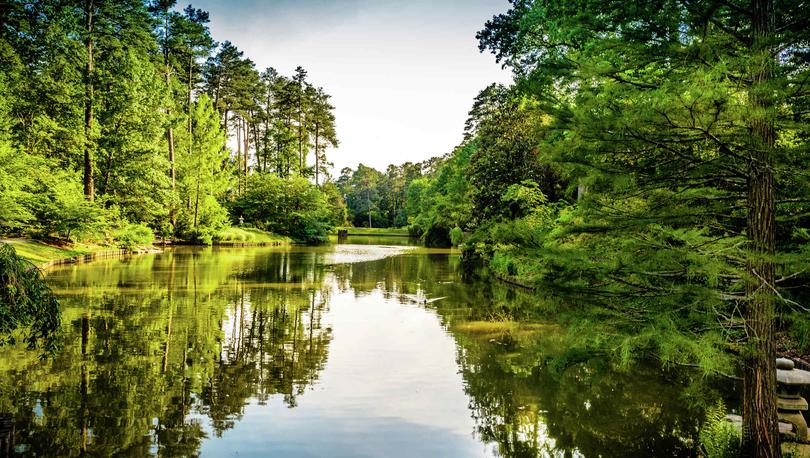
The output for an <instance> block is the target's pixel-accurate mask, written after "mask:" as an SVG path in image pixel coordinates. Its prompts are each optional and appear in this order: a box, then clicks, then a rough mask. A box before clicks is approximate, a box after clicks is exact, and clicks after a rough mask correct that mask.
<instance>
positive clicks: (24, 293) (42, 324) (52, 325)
mask: <svg viewBox="0 0 810 458" xmlns="http://www.w3.org/2000/svg"><path fill="white" fill-rule="evenodd" d="M60 324H61V314H60V311H59V302H58V301H57V300H56V297H55V296H54V295H53V293H52V292H51V290H50V288H48V285H47V284H46V283H45V280H44V279H43V278H42V272H40V270H39V269H37V268H36V267H35V266H34V265H33V264H31V262H29V261H28V260H26V259H24V258H22V257H21V256H18V255H17V253H16V251H14V248H13V247H12V246H11V245H9V244H6V243H0V345H2V344H5V343H14V341H15V339H14V332H15V331H17V330H19V329H21V328H28V334H27V335H26V337H25V341H26V342H27V343H28V346H29V347H32V348H33V347H36V346H37V345H38V344H40V343H41V344H43V347H44V348H46V349H47V350H55V349H56V347H57V345H56V335H57V332H58V331H59V327H60Z"/></svg>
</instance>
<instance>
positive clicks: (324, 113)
mask: <svg viewBox="0 0 810 458" xmlns="http://www.w3.org/2000/svg"><path fill="white" fill-rule="evenodd" d="M313 91H314V92H313ZM330 97H331V96H330V95H329V94H327V93H325V92H324V90H323V88H320V87H319V88H318V89H317V90H315V89H312V91H310V94H309V95H308V97H307V98H308V99H309V100H310V103H311V105H310V110H309V112H308V113H307V118H308V124H309V125H310V126H311V131H312V141H313V143H314V148H315V151H314V153H315V184H316V185H318V184H320V176H321V175H322V174H323V173H325V172H326V170H327V166H328V165H329V163H328V162H327V160H326V148H327V147H330V146H331V147H332V148H337V147H338V139H337V132H336V129H335V114H334V113H333V110H334V109H335V107H333V106H332V105H331V104H330V103H329V98H330Z"/></svg>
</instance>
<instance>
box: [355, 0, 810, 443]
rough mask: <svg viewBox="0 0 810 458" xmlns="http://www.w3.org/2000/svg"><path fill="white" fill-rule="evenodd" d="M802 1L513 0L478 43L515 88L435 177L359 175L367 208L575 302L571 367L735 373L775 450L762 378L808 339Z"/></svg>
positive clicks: (496, 101)
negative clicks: (591, 358)
mask: <svg viewBox="0 0 810 458" xmlns="http://www.w3.org/2000/svg"><path fill="white" fill-rule="evenodd" d="M807 14H808V9H807V7H806V5H804V4H803V3H801V2H798V3H793V2H772V1H767V0H762V1H753V2H751V3H750V5H746V6H739V5H737V4H736V3H734V2H717V1H695V2H691V1H690V2H648V3H645V4H640V3H639V4H632V5H631V4H628V3H626V2H613V1H595V2H587V3H579V2H546V1H523V0H513V1H512V8H511V9H510V10H509V11H508V12H506V13H504V14H501V15H498V16H495V17H494V18H493V19H492V20H490V21H489V22H487V24H486V27H485V28H484V29H483V30H482V31H481V32H479V34H478V39H479V40H480V48H481V50H482V51H491V52H492V53H493V54H494V55H495V57H496V58H497V59H498V61H499V62H501V63H502V64H503V65H504V66H505V67H508V68H510V69H511V70H512V71H513V72H514V75H515V81H514V84H512V85H510V86H503V85H492V86H489V87H487V88H485V89H484V90H483V91H481V92H480V94H479V95H478V97H477V98H476V99H475V102H474V104H473V108H472V110H471V112H470V116H469V120H468V122H467V126H466V136H465V141H464V142H463V143H462V144H461V145H460V146H459V147H458V148H456V149H455V150H454V151H452V152H451V153H450V154H448V155H447V156H445V157H443V158H440V159H438V160H434V161H431V163H430V164H431V165H430V167H429V168H430V169H432V171H430V172H429V173H424V168H422V170H419V169H420V167H418V166H417V167H416V171H415V172H411V169H412V168H413V166H412V165H411V164H405V165H403V166H402V167H395V166H392V167H389V168H388V170H387V172H386V173H385V174H382V173H380V172H376V171H373V170H369V169H368V168H365V167H360V168H359V169H358V170H356V171H354V172H353V173H347V172H344V174H343V176H342V177H341V179H340V180H339V185H341V184H343V183H345V184H348V188H347V189H349V190H350V191H348V192H347V191H344V192H345V194H346V195H347V203H348V206H349V211H350V215H352V218H353V220H354V223H355V224H358V223H362V222H363V218H364V217H365V218H367V220H366V223H372V224H380V223H386V224H395V225H405V224H406V223H407V224H408V225H409V228H410V230H411V233H413V234H416V235H419V236H421V237H422V238H423V240H424V241H425V242H426V243H427V244H429V245H440V246H441V245H444V246H447V245H450V244H451V243H452V244H459V243H462V249H463V253H464V259H465V262H466V263H468V264H469V265H471V266H475V265H481V264H483V265H486V266H487V267H488V268H489V270H490V272H492V273H493V274H494V275H496V276H498V277H499V278H502V279H504V280H507V281H509V282H512V283H517V284H520V285H524V286H527V287H531V288H537V289H539V290H540V291H554V292H555V295H561V296H569V299H571V298H572V299H573V301H570V302H572V303H573V304H577V305H576V306H575V307H571V306H569V307H565V308H562V309H558V310H555V311H554V313H555V315H556V316H558V317H562V318H563V319H566V318H565V317H566V316H567V317H568V320H570V323H571V325H572V326H573V329H575V332H574V333H573V334H576V335H577V339H576V340H577V341H578V344H577V345H574V346H572V348H571V350H570V355H569V357H570V358H571V359H572V360H576V359H577V358H581V357H582V355H584V354H595V353H596V354H598V353H606V354H609V355H612V356H614V357H616V358H617V359H618V360H620V361H623V362H624V363H625V364H629V363H631V362H632V361H635V360H638V359H639V358H645V357H650V356H655V357H656V358H658V359H659V360H660V362H661V363H663V364H664V365H683V366H694V367H698V368H700V369H701V370H702V371H704V372H705V373H707V374H714V375H723V374H725V375H728V373H732V372H734V370H735V367H737V368H739V369H740V371H739V373H740V374H742V381H743V383H742V387H743V405H742V412H743V417H744V418H745V422H746V423H745V425H744V428H743V431H744V434H743V436H744V437H743V451H744V452H745V453H746V454H747V456H776V455H778V454H779V451H778V446H777V445H775V444H778V441H776V440H774V439H773V438H774V437H775V436H776V435H777V433H776V431H775V428H776V407H775V403H774V399H773V396H772V395H771V394H770V393H773V392H774V390H775V380H774V377H773V376H769V375H766V374H773V373H774V371H775V367H774V358H775V355H776V354H777V352H784V351H787V350H791V349H796V348H798V349H800V350H799V351H804V352H807V350H808V345H809V344H810V341H808V335H810V320H808V319H807V308H806V304H807V300H808V295H807V291H808V280H810V274H808V272H807V265H808V263H810V236H809V235H808V234H810V232H809V231H808V230H809V229H810V173H808V170H810V151H808V146H807V145H808V142H807V138H808V135H810V129H808V125H810V124H808V113H810V111H808V104H809V103H810V90H808V89H810V87H809V86H808V84H810V83H808V81H810V65H809V64H810V60H808V56H810V54H808V46H810V33H809V32H808V29H807V27H806V24H807V20H808V19H810V18H808V17H807ZM419 172H422V174H421V175H420V173H419ZM403 181H404V182H406V183H407V185H406V186H402V185H401V184H400V185H398V186H397V185H396V184H395V183H402V182H403ZM408 181H409V183H408ZM388 189H394V190H395V191H394V192H389V191H388ZM566 293H568V294H566ZM569 305H570V304H569ZM763 393H764V394H763Z"/></svg>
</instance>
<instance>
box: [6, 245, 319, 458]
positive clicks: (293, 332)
mask: <svg viewBox="0 0 810 458" xmlns="http://www.w3.org/2000/svg"><path fill="white" fill-rule="evenodd" d="M240 254H241V255H240ZM291 256H293V255H291V254H290V253H285V252H281V253H273V254H272V255H271V254H269V253H265V254H264V256H263V257H262V256H257V254H256V253H255V250H254V251H250V250H244V251H243V252H241V253H239V252H238V251H233V252H229V253H228V254H227V255H225V256H216V257H212V256H210V255H209V256H208V257H206V256H205V255H204V254H203V255H201V254H200V253H199V252H196V251H193V252H191V251H190V252H187V253H182V252H181V253H173V254H166V255H163V256H160V257H155V256H147V257H142V258H134V259H132V260H131V261H130V262H129V263H128V264H127V267H126V268H125V269H122V268H119V266H118V265H117V264H120V263H121V262H122V261H121V260H110V261H104V262H99V263H94V264H91V265H87V266H81V267H79V268H73V269H66V270H65V271H61V272H56V273H55V274H54V275H53V276H52V278H51V281H52V282H53V283H54V284H55V288H56V289H57V291H58V292H59V294H61V295H62V297H64V300H63V303H64V304H65V310H64V314H65V321H64V322H65V323H66V326H67V328H68V329H66V332H65V339H66V342H65V349H64V351H63V352H62V353H60V354H59V355H58V356H57V357H56V358H55V359H53V360H50V361H38V360H36V358H35V355H30V354H28V353H26V352H24V351H22V350H17V349H14V350H11V351H13V352H15V355H13V356H12V357H11V358H3V359H2V360H0V375H2V377H0V379H2V382H0V412H8V413H9V414H11V415H12V416H13V419H14V420H13V424H14V426H15V428H16V431H17V432H18V434H17V436H16V443H15V444H14V445H13V446H11V447H10V450H11V453H14V451H13V450H14V449H16V453H21V454H25V455H39V456H79V455H85V454H89V455H97V456H111V455H124V456H148V455H160V456H194V455H196V454H197V453H198V450H199V447H200V444H201V442H202V440H203V439H205V438H206V435H207V433H206V428H205V426H204V424H203V421H206V422H209V424H210V429H211V430H212V431H213V432H214V434H216V435H221V434H222V432H224V431H225V430H227V429H228V428H231V427H233V426H234V424H235V422H236V421H237V420H238V419H239V418H241V416H242V414H243V412H244V407H245V405H246V404H247V403H249V402H252V401H256V402H267V400H268V399H269V398H270V397H273V396H276V395H278V396H281V397H283V399H284V402H285V403H286V404H287V405H288V406H290V407H293V406H295V405H296V403H297V397H298V396H300V395H301V394H302V393H304V392H305V390H306V389H307V387H308V386H311V385H312V384H313V383H314V382H315V381H316V380H317V378H318V373H319V372H320V370H321V369H322V368H323V366H324V364H325V362H326V358H327V355H328V351H327V350H328V346H329V342H330V340H331V329H330V328H329V327H327V326H324V324H323V322H322V321H323V320H322V316H323V314H324V312H326V311H327V310H328V299H329V295H328V288H326V287H325V286H324V285H325V283H324V275H323V274H322V272H318V273H315V272H313V270H314V264H313V263H309V264H307V263H300V262H297V261H298V260H296V259H291ZM212 258H214V259H216V261H215V262H212ZM206 418H207V420H206ZM20 431H24V432H25V434H24V435H21V434H19V432H20ZM23 438H24V439H23Z"/></svg>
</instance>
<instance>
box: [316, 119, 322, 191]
mask: <svg viewBox="0 0 810 458" xmlns="http://www.w3.org/2000/svg"><path fill="white" fill-rule="evenodd" d="M319 127H320V125H318V123H317V122H316V123H315V186H318V184H319V183H318V172H320V167H321V161H320V153H319V152H318V137H319V136H320V132H318V131H319V130H320V129H319Z"/></svg>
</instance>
